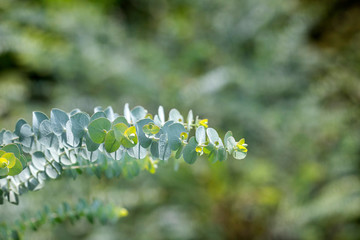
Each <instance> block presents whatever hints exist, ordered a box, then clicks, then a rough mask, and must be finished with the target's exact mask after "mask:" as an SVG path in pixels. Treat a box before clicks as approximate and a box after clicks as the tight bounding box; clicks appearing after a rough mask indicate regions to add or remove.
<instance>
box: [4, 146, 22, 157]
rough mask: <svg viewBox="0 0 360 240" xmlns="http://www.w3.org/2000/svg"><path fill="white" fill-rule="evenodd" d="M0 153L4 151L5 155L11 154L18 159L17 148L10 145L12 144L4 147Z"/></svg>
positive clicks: (18, 150)
mask: <svg viewBox="0 0 360 240" xmlns="http://www.w3.org/2000/svg"><path fill="white" fill-rule="evenodd" d="M1 150H2V151H5V152H7V153H13V154H14V155H15V157H17V158H20V149H19V147H18V146H17V145H16V144H14V143H12V144H9V145H6V146H5V147H3V148H2V149H1Z"/></svg>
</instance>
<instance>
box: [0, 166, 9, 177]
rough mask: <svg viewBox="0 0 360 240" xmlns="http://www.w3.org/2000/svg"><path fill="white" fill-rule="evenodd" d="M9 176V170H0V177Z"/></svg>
mask: <svg viewBox="0 0 360 240" xmlns="http://www.w3.org/2000/svg"><path fill="white" fill-rule="evenodd" d="M8 174H9V169H8V168H7V167H5V168H0V177H4V176H7V175H8Z"/></svg>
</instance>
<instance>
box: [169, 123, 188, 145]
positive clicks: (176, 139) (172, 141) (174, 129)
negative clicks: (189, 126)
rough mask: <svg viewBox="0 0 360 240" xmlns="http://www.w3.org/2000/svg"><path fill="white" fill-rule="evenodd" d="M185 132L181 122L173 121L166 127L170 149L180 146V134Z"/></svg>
mask: <svg viewBox="0 0 360 240" xmlns="http://www.w3.org/2000/svg"><path fill="white" fill-rule="evenodd" d="M183 132H186V130H185V127H184V125H183V124H181V123H173V124H171V125H170V126H169V127H168V128H167V133H168V139H169V146H170V149H171V150H173V151H176V150H178V149H179V148H180V146H181V139H180V134H181V133H183Z"/></svg>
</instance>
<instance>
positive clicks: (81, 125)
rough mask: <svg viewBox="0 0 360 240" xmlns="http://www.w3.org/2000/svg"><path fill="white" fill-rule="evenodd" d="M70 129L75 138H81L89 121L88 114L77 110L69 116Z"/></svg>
mask: <svg viewBox="0 0 360 240" xmlns="http://www.w3.org/2000/svg"><path fill="white" fill-rule="evenodd" d="M70 122H71V130H72V132H73V134H74V137H76V138H82V137H83V136H84V135H85V133H86V129H87V126H88V125H89V122H90V117H89V115H87V114H85V113H82V112H79V113H76V114H75V115H73V116H71V117H70Z"/></svg>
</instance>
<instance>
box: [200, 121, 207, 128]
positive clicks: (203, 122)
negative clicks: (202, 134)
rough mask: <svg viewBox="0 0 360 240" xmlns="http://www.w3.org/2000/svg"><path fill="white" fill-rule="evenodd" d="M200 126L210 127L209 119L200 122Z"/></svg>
mask: <svg viewBox="0 0 360 240" xmlns="http://www.w3.org/2000/svg"><path fill="white" fill-rule="evenodd" d="M199 124H200V125H201V126H204V127H205V128H207V127H208V120H207V119H203V120H200V122H199Z"/></svg>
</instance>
